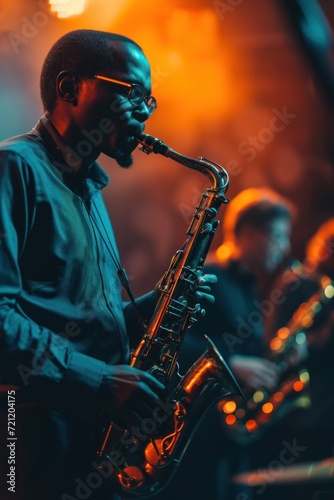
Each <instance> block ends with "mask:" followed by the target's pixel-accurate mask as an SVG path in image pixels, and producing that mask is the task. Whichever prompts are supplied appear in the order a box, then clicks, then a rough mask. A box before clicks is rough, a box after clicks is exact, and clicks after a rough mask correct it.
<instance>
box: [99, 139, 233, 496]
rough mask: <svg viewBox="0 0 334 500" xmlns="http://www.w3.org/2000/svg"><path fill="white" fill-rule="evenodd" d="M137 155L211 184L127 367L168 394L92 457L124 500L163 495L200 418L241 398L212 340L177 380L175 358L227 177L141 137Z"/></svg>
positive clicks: (112, 433) (113, 428)
mask: <svg viewBox="0 0 334 500" xmlns="http://www.w3.org/2000/svg"><path fill="white" fill-rule="evenodd" d="M138 142H139V143H140V145H141V148H140V149H141V150H142V151H143V152H145V153H147V154H150V153H152V152H154V153H156V154H157V153H159V154H161V155H163V156H166V157H167V158H171V159H172V160H174V161H176V162H178V163H181V164H182V165H184V166H186V167H188V168H191V169H194V170H196V171H198V172H201V173H203V174H204V175H205V176H206V177H208V178H209V179H210V181H211V186H210V187H209V188H207V190H206V192H205V193H203V194H202V198H201V201H200V203H199V205H198V206H197V207H196V211H195V213H194V215H193V218H192V221H191V222H190V225H189V227H188V230H187V235H188V238H187V240H186V242H185V244H184V245H183V247H182V248H181V250H178V251H177V252H176V254H175V255H174V257H173V258H172V260H171V263H170V266H169V268H168V270H167V271H166V273H165V275H164V277H163V279H162V281H161V283H160V286H159V289H160V291H161V295H160V299H159V300H158V303H157V306H156V308H155V311H154V313H153V316H152V319H151V321H150V323H149V324H148V325H147V327H146V328H145V332H144V336H143V338H142V340H141V341H140V343H139V345H138V347H137V349H136V351H135V352H134V354H133V357H132V361H131V366H134V367H136V368H139V369H141V370H144V371H147V372H149V373H151V374H152V375H153V376H155V377H156V378H157V379H158V380H160V381H161V382H162V383H163V384H164V385H165V386H166V387H167V389H168V393H169V394H170V397H169V400H168V401H166V404H163V405H162V406H159V407H157V409H156V411H154V412H153V414H152V418H148V419H144V421H143V422H142V424H141V426H140V429H139V428H135V426H133V425H132V426H130V425H129V424H128V423H127V422H113V421H112V422H110V419H109V421H108V422H107V423H106V427H105V429H104V432H103V442H102V445H101V447H100V449H99V451H98V452H97V461H98V465H99V467H100V469H101V474H102V475H103V474H104V475H105V476H108V479H107V480H108V481H109V482H110V490H111V491H112V492H113V493H117V494H120V495H121V496H122V497H123V498H135V497H141V496H145V497H149V496H152V495H154V494H156V493H157V492H159V491H161V489H163V488H164V486H165V485H166V484H167V482H168V481H169V480H170V479H171V477H172V475H173V474H174V472H175V471H176V469H177V467H178V466H179V464H180V461H181V459H182V456H183V455H184V453H185V451H186V448H187V446H188V444H189V442H190V440H191V437H192V435H193V433H194V431H195V430H196V428H197V426H198V425H199V423H200V421H201V419H202V418H203V416H204V415H205V413H206V412H207V411H208V410H209V409H210V408H211V407H212V406H213V405H214V404H215V403H217V401H219V400H221V399H222V398H223V397H224V396H226V395H230V394H240V395H242V392H241V389H240V388H239V386H238V383H237V382H236V380H235V378H234V376H233V374H232V373H231V371H230V369H229V368H228V366H227V364H226V363H225V361H224V359H223V358H222V356H221V355H220V353H219V352H218V350H217V348H216V347H215V345H214V344H213V342H212V341H211V340H210V339H209V338H208V337H206V340H207V342H208V346H207V349H206V351H205V352H204V353H203V355H202V356H201V357H200V358H199V359H198V360H197V361H196V362H195V363H194V364H193V365H192V367H191V368H190V369H189V370H188V372H187V373H186V374H185V375H184V376H183V377H180V376H179V375H178V374H177V373H176V372H177V370H176V368H177V357H178V352H179V349H180V347H181V345H182V341H183V339H184V335H185V333H186V330H187V329H188V328H189V327H190V326H191V323H192V322H194V321H196V315H197V314H198V313H199V312H200V307H199V305H197V304H195V303H194V299H193V298H192V295H193V292H194V290H195V288H196V282H197V279H198V271H201V270H202V268H203V264H204V261H205V258H206V255H207V252H208V250H209V246H210V244H211V241H212V238H213V236H214V233H215V231H216V227H217V225H218V222H219V221H217V220H216V219H215V217H216V215H217V213H218V209H219V207H220V205H221V204H222V203H227V202H228V200H227V199H226V198H225V196H224V195H225V191H226V190H227V187H228V174H227V172H226V171H225V170H224V168H223V167H221V166H220V165H218V164H216V163H214V162H212V161H209V160H206V159H204V158H202V157H200V158H198V159H193V158H189V157H186V156H183V155H181V154H179V153H177V152H175V151H174V150H172V149H171V148H169V147H168V146H166V145H165V144H164V143H163V142H161V141H160V140H158V139H156V138H154V137H151V136H149V135H146V134H142V135H140V136H139V137H138Z"/></svg>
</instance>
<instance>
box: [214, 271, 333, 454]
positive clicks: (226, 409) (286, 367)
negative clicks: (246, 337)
mask: <svg viewBox="0 0 334 500" xmlns="http://www.w3.org/2000/svg"><path fill="white" fill-rule="evenodd" d="M291 271H292V272H293V273H294V274H295V275H297V276H298V275H299V276H301V275H302V276H304V277H307V276H308V277H309V276H310V275H309V274H308V273H307V272H306V270H305V269H304V268H303V266H302V264H301V263H300V262H298V261H294V262H293V264H292V266H291ZM314 278H316V280H317V282H318V290H317V291H316V292H315V293H313V295H311V297H310V298H309V299H308V300H307V301H305V302H303V303H302V304H301V305H300V306H299V307H298V308H297V309H296V311H295V312H294V314H293V316H292V318H291V320H290V321H289V322H288V323H287V324H286V325H285V326H284V327H282V328H279V329H278V330H277V332H276V334H275V336H274V337H273V338H272V339H271V341H270V343H269V351H268V353H267V359H269V360H270V361H272V362H274V363H275V364H276V366H277V367H278V369H279V373H280V382H279V384H278V386H277V387H276V388H274V389H273V390H272V391H269V390H268V389H264V388H259V389H258V390H256V391H252V392H251V393H250V394H246V398H245V400H244V401H242V402H241V403H240V404H238V405H236V403H235V402H234V401H232V400H231V401H222V402H220V403H219V405H218V408H219V410H220V411H221V412H222V413H223V414H224V416H223V426H224V427H225V430H226V431H227V433H228V435H229V436H230V437H231V438H232V439H234V441H235V442H237V443H238V444H240V445H244V444H248V443H250V442H254V441H256V440H257V439H258V438H259V437H261V436H262V435H263V434H264V432H265V431H266V429H267V428H268V427H269V426H272V425H273V424H275V423H276V422H277V421H279V420H280V419H282V418H283V417H284V416H285V415H287V414H288V413H289V412H291V411H293V410H294V409H297V408H305V409H307V408H309V407H310V406H311V404H312V401H311V397H310V394H309V387H310V375H309V372H308V370H307V368H306V367H305V366H302V365H299V366H297V367H296V366H295V367H291V366H290V363H289V360H288V358H289V356H290V355H291V351H292V349H293V348H294V347H296V346H297V345H302V344H307V342H308V339H307V337H308V332H309V330H311V329H312V327H313V326H314V323H315V321H316V319H317V318H318V317H319V315H320V314H321V313H323V310H324V308H325V307H326V304H327V303H328V302H329V301H331V300H332V299H333V297H334V282H333V281H332V280H331V279H330V278H329V277H328V276H325V275H321V276H316V277H314Z"/></svg>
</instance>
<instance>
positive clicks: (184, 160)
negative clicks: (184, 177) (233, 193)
mask: <svg viewBox="0 0 334 500" xmlns="http://www.w3.org/2000/svg"><path fill="white" fill-rule="evenodd" d="M136 139H137V141H138V142H139V144H140V147H139V149H140V150H141V151H143V152H144V153H146V154H148V155H149V154H151V153H155V154H161V155H162V156H165V157H166V158H170V159H171V160H174V161H176V162H177V163H181V165H184V166H185V167H187V168H191V169H193V170H197V171H198V172H201V173H203V174H204V175H205V176H206V177H208V178H209V179H210V181H211V184H212V186H211V190H213V191H219V192H223V194H225V193H226V191H227V189H228V186H229V176H228V173H227V171H226V170H225V169H224V167H222V166H221V165H219V164H218V163H216V162H213V161H211V160H208V159H206V158H202V157H199V158H190V157H189V156H185V155H182V154H181V153H178V152H176V151H174V150H173V149H172V148H170V147H169V146H167V145H166V144H165V143H163V142H162V141H161V140H160V139H157V138H155V137H152V136H151V135H147V134H140V135H139V136H138V137H137V138H136ZM225 200H226V201H223V202H224V203H228V200H227V199H226V198H225Z"/></svg>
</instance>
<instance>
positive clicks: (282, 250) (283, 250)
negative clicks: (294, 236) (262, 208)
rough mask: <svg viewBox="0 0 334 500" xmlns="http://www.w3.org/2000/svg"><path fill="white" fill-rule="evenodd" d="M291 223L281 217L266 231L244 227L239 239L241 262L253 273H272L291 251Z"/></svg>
mask: <svg viewBox="0 0 334 500" xmlns="http://www.w3.org/2000/svg"><path fill="white" fill-rule="evenodd" d="M290 236H291V222H290V220H289V219H288V218H285V217H281V218H277V219H275V220H273V221H272V222H271V223H270V225H269V227H268V228H267V229H259V228H254V227H251V226H248V227H247V226H246V227H245V228H244V229H243V230H242V234H241V235H240V237H239V239H238V240H239V243H240V248H241V254H242V260H243V261H244V263H245V264H246V266H247V268H248V269H249V270H250V271H253V272H264V273H271V272H274V271H275V270H276V269H277V267H278V266H279V265H280V264H281V263H282V262H283V260H284V259H285V258H286V256H287V255H288V254H289V252H290V249H291V241H290Z"/></svg>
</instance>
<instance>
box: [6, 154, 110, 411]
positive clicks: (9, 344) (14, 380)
mask: <svg viewBox="0 0 334 500" xmlns="http://www.w3.org/2000/svg"><path fill="white" fill-rule="evenodd" d="M31 170H32V169H31V168H30V167H29V165H28V164H27V163H26V162H25V160H24V159H23V158H21V156H20V155H18V154H17V153H14V152H10V151H2V152H0V345H1V349H0V361H1V362H0V377H1V378H2V381H3V382H4V383H9V384H14V385H16V386H18V387H20V388H23V389H27V390H28V392H29V391H31V390H33V389H34V387H35V388H39V387H40V386H41V385H42V386H43V387H46V390H47V391H49V392H51V393H52V390H53V388H54V389H55V390H57V391H59V388H62V389H64V391H65V395H66V390H67V386H68V387H69V388H70V389H71V391H73V389H74V390H75V389H76V388H79V389H80V391H83V393H86V391H88V392H89V393H92V392H96V391H97V390H98V389H99V387H100V384H101V379H102V373H103V368H104V366H105V363H103V362H102V361H99V360H97V359H94V358H91V357H89V356H86V355H84V354H81V353H79V352H76V351H74V349H73V345H71V342H70V341H69V340H68V339H67V338H65V337H63V336H60V335H58V334H56V333H54V332H52V331H50V330H49V329H47V328H44V327H42V326H41V325H39V324H37V323H36V322H34V321H32V320H31V319H30V318H29V317H28V316H27V315H25V313H24V312H23V311H22V309H21V308H20V294H21V292H22V276H21V272H20V258H21V255H22V253H23V251H24V246H25V241H26V239H27V238H28V235H29V231H30V229H31V226H32V224H33V220H34V215H35V207H36V196H37V194H36V185H35V184H36V183H35V181H34V176H33V175H32V171H31ZM80 391H79V392H80ZM37 394H38V391H37ZM68 396H69V398H68V400H71V397H70V395H68ZM73 401H75V398H74V399H73Z"/></svg>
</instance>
